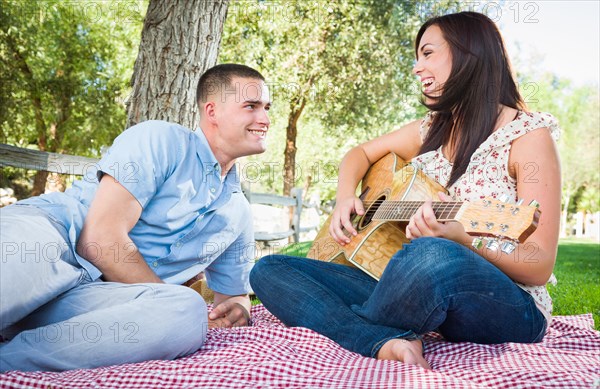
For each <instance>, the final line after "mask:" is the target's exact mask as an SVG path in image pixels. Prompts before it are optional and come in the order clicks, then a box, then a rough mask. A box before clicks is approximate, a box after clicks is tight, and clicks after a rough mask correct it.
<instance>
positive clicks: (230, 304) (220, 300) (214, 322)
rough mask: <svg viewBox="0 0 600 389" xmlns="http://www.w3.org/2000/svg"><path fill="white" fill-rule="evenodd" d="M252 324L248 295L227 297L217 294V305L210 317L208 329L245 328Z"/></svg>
mask: <svg viewBox="0 0 600 389" xmlns="http://www.w3.org/2000/svg"><path fill="white" fill-rule="evenodd" d="M248 324H250V298H249V297H248V295H243V296H227V295H223V294H220V293H217V292H215V304H214V307H213V309H212V311H211V313H210V315H208V328H230V327H243V326H247V325H248Z"/></svg>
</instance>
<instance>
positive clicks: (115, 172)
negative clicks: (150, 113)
mask: <svg viewBox="0 0 600 389" xmlns="http://www.w3.org/2000/svg"><path fill="white" fill-rule="evenodd" d="M169 127H170V124H169V123H167V122H161V121H147V122H143V123H140V124H137V125H135V126H133V127H131V128H129V129H127V130H126V131H124V132H123V133H121V135H119V136H118V137H117V138H116V139H115V141H114V143H113V145H112V146H111V147H110V149H109V150H108V152H107V153H106V154H105V155H104V156H103V157H102V159H101V160H100V162H99V170H98V180H100V179H101V178H102V177H103V176H104V175H105V174H108V175H110V176H111V177H113V178H114V179H115V180H116V181H117V182H119V183H120V184H121V185H123V187H125V189H127V190H128V191H129V192H130V193H131V194H132V195H133V197H135V198H136V200H137V201H138V202H139V203H140V205H141V206H142V208H144V207H145V206H146V204H148V202H149V201H150V200H151V199H152V197H153V196H154V195H155V193H156V192H157V190H158V188H159V187H160V185H162V183H164V182H165V180H166V179H167V178H168V176H169V175H170V174H171V173H172V172H173V170H174V169H175V167H176V165H177V160H178V158H179V157H180V155H181V150H182V148H181V143H180V142H173V141H167V137H169V136H177V131H169V130H170V128H169Z"/></svg>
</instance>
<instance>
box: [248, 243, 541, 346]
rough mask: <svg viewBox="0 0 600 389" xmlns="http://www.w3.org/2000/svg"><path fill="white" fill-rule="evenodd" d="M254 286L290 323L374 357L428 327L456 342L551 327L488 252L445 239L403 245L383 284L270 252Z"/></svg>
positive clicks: (495, 339) (535, 337) (536, 337)
mask: <svg viewBox="0 0 600 389" xmlns="http://www.w3.org/2000/svg"><path fill="white" fill-rule="evenodd" d="M250 283H251V285H252V288H253V290H254V292H255V293H256V295H257V296H258V297H259V298H260V300H261V301H262V302H263V304H264V305H265V307H266V308H267V309H268V310H269V311H271V312H272V313H273V314H274V315H275V316H277V317H278V318H279V319H280V320H281V321H282V322H283V323H285V324H287V325H289V326H302V327H308V328H310V329H312V330H314V331H317V332H319V333H321V334H323V335H325V336H327V337H329V338H330V339H332V340H334V341H336V342H337V343H339V344H340V345H341V346H343V347H344V348H346V349H348V350H351V351H354V352H357V353H359V354H362V355H364V356H370V357H376V356H377V352H378V351H379V349H380V348H381V346H382V345H383V344H384V343H385V342H387V341H388V340H390V339H392V338H403V339H417V338H419V337H420V335H422V334H424V333H426V332H429V331H438V332H439V333H440V334H442V335H443V336H444V337H445V338H446V339H447V340H449V341H453V342H475V343H503V342H519V343H533V342H539V341H541V340H542V338H543V336H544V333H545V330H546V320H545V318H544V316H543V314H542V313H541V312H540V311H539V310H538V309H537V307H536V305H535V302H534V300H533V298H532V297H531V296H530V295H529V294H528V293H527V292H525V291H524V290H522V289H521V288H519V287H518V286H516V285H515V283H514V282H513V281H512V280H511V279H510V278H508V277H507V276H506V275H505V274H504V273H502V271H500V270H499V269H498V268H496V267H495V266H494V265H492V264H491V263H490V262H488V261H487V260H485V259H484V258H482V257H481V256H479V255H477V254H475V253H474V252H472V251H471V250H469V249H467V248H466V247H464V246H462V245H460V244H457V243H455V242H452V241H449V240H445V239H439V238H420V239H416V240H414V241H412V242H411V243H410V244H406V245H404V247H403V250H401V251H398V252H397V253H396V254H395V255H394V256H393V257H392V259H391V260H390V262H389V263H388V265H387V267H386V269H385V271H384V273H383V275H382V277H381V280H380V281H379V282H377V281H375V280H374V279H373V278H371V277H370V276H368V275H367V274H365V273H364V272H362V271H361V270H359V269H357V268H353V267H348V266H344V265H339V264H334V263H329V262H322V261H317V260H312V259H307V258H298V257H289V256H283V255H270V256H267V257H264V258H262V259H261V260H260V261H258V262H257V264H256V265H255V266H254V269H253V270H252V272H251V274H250Z"/></svg>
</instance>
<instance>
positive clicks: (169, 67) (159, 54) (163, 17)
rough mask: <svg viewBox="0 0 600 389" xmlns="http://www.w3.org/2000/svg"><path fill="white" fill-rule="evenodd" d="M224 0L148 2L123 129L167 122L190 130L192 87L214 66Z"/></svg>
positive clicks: (194, 121)
mask: <svg viewBox="0 0 600 389" xmlns="http://www.w3.org/2000/svg"><path fill="white" fill-rule="evenodd" d="M228 5H229V1H228V0H213V1H206V0H173V1H165V0H150V4H149V5H148V12H147V14H146V19H145V21H144V28H143V30H142V40H141V43H140V49H139V53H138V57H137V59H136V61H135V66H134V69H133V76H132V79H131V84H132V87H133V90H132V92H131V96H130V98H129V100H128V101H127V127H130V126H132V125H134V124H137V123H140V122H143V121H145V120H166V121H170V122H175V123H179V124H181V125H183V126H186V127H188V128H195V127H196V126H197V123H198V109H197V103H196V87H197V84H198V80H199V79H200V76H201V75H202V73H203V72H204V71H205V70H206V69H208V68H210V67H212V66H214V65H215V64H216V63H217V55H218V53H219V44H220V43H221V33H222V31H223V24H224V22H225V17H226V16H227V7H228Z"/></svg>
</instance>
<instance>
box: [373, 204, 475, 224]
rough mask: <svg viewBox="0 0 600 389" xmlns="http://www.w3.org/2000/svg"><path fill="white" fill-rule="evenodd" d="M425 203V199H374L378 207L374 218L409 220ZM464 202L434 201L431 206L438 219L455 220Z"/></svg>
mask: <svg viewBox="0 0 600 389" xmlns="http://www.w3.org/2000/svg"><path fill="white" fill-rule="evenodd" d="M424 203H425V202H424V201H394V200H383V201H374V202H373V206H375V207H377V211H375V214H374V215H373V219H375V220H395V221H408V220H409V219H410V218H411V216H412V215H414V214H415V213H416V212H417V210H418V209H419V207H420V206H421V205H423V204H424ZM463 204H464V202H462V201H447V202H446V201H434V202H433V203H432V204H431V206H432V208H433V212H434V213H435V217H436V218H437V220H438V221H450V220H455V218H456V214H457V213H458V211H459V210H460V208H461V207H462V205H463Z"/></svg>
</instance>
